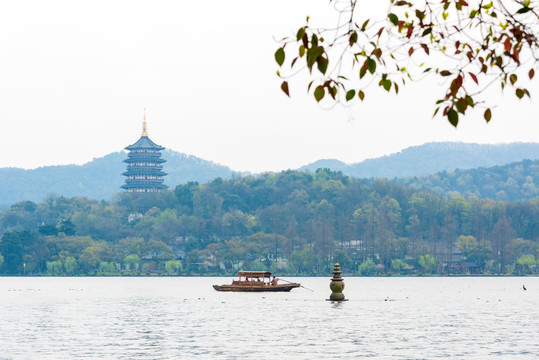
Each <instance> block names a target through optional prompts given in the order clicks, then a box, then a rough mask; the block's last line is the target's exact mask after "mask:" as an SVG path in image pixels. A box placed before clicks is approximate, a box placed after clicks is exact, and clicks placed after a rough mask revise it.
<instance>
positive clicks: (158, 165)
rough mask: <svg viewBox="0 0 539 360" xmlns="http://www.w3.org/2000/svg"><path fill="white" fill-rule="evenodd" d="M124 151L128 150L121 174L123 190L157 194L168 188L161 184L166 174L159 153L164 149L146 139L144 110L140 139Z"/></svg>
mask: <svg viewBox="0 0 539 360" xmlns="http://www.w3.org/2000/svg"><path fill="white" fill-rule="evenodd" d="M125 149H126V150H129V153H128V154H127V159H125V160H124V162H125V163H127V171H126V172H124V173H123V174H122V175H124V176H125V177H126V178H125V184H124V185H122V188H123V189H125V190H127V192H134V193H147V192H158V191H160V190H163V189H166V188H167V187H168V186H166V185H165V184H163V182H164V177H165V176H166V175H167V174H166V173H165V172H163V163H164V162H166V160H164V159H162V158H161V151H162V150H164V149H165V148H164V147H162V146H160V145H157V144H156V143H154V142H153V141H151V140H150V138H149V137H148V131H147V125H146V109H144V121H143V122H142V135H141V137H140V139H139V140H138V141H137V142H136V143H134V144H133V145H129V146H128V147H126V148H125Z"/></svg>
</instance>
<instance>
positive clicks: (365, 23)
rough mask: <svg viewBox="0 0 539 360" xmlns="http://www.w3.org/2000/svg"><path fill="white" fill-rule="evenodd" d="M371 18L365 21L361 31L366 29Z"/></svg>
mask: <svg viewBox="0 0 539 360" xmlns="http://www.w3.org/2000/svg"><path fill="white" fill-rule="evenodd" d="M369 21H370V19H367V21H365V22H364V23H363V25H361V31H365V29H366V28H367V24H368V23H369Z"/></svg>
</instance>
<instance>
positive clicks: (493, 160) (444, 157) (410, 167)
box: [300, 142, 539, 178]
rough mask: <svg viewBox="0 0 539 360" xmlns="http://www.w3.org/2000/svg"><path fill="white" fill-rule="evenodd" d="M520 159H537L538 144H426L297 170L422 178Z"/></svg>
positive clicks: (350, 174) (359, 175)
mask: <svg viewBox="0 0 539 360" xmlns="http://www.w3.org/2000/svg"><path fill="white" fill-rule="evenodd" d="M524 159H530V160H537V159H539V144H538V143H511V144H498V145H484V144H465V143H452V142H442V143H428V144H424V145H420V146H412V147H409V148H406V149H404V150H402V151H400V152H398V153H394V154H390V155H386V156H382V157H380V158H376V159H367V160H365V161H362V162H360V163H356V164H348V165H347V164H345V163H343V162H340V161H338V160H324V161H323V162H321V161H317V162H314V163H312V164H309V165H306V166H303V167H302V168H300V170H308V171H315V170H316V169H318V168H321V167H325V168H328V169H331V170H333V171H342V172H343V174H345V175H349V176H354V177H358V178H371V177H386V178H394V177H402V176H424V175H431V174H435V173H438V172H441V171H454V170H456V169H472V168H479V167H491V166H497V165H505V164H509V163H512V162H517V161H521V160H524Z"/></svg>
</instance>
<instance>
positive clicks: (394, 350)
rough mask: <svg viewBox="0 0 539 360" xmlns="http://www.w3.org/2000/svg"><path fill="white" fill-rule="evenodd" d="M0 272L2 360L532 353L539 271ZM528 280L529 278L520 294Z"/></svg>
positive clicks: (538, 350) (537, 335) (538, 345)
mask: <svg viewBox="0 0 539 360" xmlns="http://www.w3.org/2000/svg"><path fill="white" fill-rule="evenodd" d="M329 278H330V276H328V277H327V278H294V279H289V280H294V281H298V282H301V283H302V285H303V286H305V287H307V288H309V289H311V290H313V291H309V290H306V289H304V288H298V289H294V290H292V291H291V292H290V293H266V294H264V293H258V294H249V293H220V292H216V291H215V290H213V288H212V287H211V285H212V284H223V283H230V281H231V278H185V277H158V278H144V277H141V278H136V277H134V278H94V277H92V278H15V277H12V278H10V277H3V278H0V359H173V358H174V359H195V358H199V359H356V358H359V357H371V358H379V359H432V358H464V359H492V358H499V359H507V358H517V359H530V358H537V356H538V355H537V354H539V278H509V277H507V278H506V277H503V278H501V277H500V278H497V277H488V278H478V277H455V278H358V277H356V278H351V277H349V278H347V277H345V278H344V280H345V284H346V288H345V291H344V293H345V295H346V297H347V298H349V299H350V300H349V301H348V302H345V303H340V304H336V303H331V302H329V301H325V299H326V298H328V297H329V294H330V293H331V291H330V290H329ZM522 285H526V287H527V289H528V290H527V291H524V290H523V288H522Z"/></svg>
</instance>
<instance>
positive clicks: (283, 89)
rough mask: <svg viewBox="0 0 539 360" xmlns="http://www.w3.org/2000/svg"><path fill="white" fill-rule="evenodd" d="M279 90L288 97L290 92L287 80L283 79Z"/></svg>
mask: <svg viewBox="0 0 539 360" xmlns="http://www.w3.org/2000/svg"><path fill="white" fill-rule="evenodd" d="M281 90H282V91H283V92H284V93H285V94H286V95H288V97H290V93H289V91H288V82H287V81H283V83H282V84H281Z"/></svg>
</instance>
